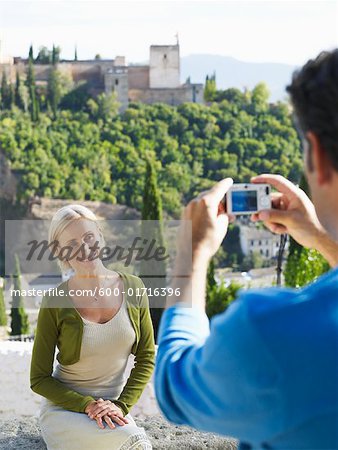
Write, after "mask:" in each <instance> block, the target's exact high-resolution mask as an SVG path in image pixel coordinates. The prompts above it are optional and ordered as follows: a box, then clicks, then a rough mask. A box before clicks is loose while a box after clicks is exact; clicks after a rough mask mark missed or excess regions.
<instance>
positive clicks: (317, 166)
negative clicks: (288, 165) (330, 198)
mask: <svg viewBox="0 0 338 450" xmlns="http://www.w3.org/2000/svg"><path fill="white" fill-rule="evenodd" d="M305 138H306V140H307V142H308V144H309V149H308V165H309V171H311V172H312V171H314V172H315V173H316V174H315V176H316V179H317V183H318V185H319V186H322V185H324V184H326V183H329V182H330V181H331V178H332V175H333V173H332V169H333V168H332V162H331V159H330V157H329V155H328V153H327V152H326V151H325V150H324V149H323V147H322V145H321V143H320V141H319V139H318V136H317V135H316V134H315V133H313V132H312V131H308V132H307V133H306V135H305Z"/></svg>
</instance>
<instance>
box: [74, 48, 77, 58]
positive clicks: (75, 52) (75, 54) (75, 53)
mask: <svg viewBox="0 0 338 450" xmlns="http://www.w3.org/2000/svg"><path fill="white" fill-rule="evenodd" d="M74 61H77V46H75V50H74Z"/></svg>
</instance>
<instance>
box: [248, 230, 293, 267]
mask: <svg viewBox="0 0 338 450" xmlns="http://www.w3.org/2000/svg"><path fill="white" fill-rule="evenodd" d="M240 244H241V248H242V252H243V253H244V255H245V256H247V255H250V254H252V253H254V252H257V253H259V254H260V255H261V256H262V257H263V258H264V259H271V258H274V257H276V256H277V254H278V251H279V244H280V235H279V234H273V233H271V232H270V231H269V230H267V229H259V228H256V227H252V226H244V225H242V226H241V227H240ZM287 246H288V243H287V244H286V248H287Z"/></svg>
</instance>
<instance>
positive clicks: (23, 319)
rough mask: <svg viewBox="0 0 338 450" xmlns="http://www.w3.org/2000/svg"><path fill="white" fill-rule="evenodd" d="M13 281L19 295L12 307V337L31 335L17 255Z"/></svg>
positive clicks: (14, 295) (13, 298)
mask: <svg viewBox="0 0 338 450" xmlns="http://www.w3.org/2000/svg"><path fill="white" fill-rule="evenodd" d="M12 280H13V290H14V291H17V292H19V294H15V292H14V293H13V295H12V306H11V319H12V320H11V335H12V336H16V335H20V334H28V333H29V321H28V315H27V313H26V312H25V310H24V306H23V301H22V296H21V272H20V264H19V258H18V255H17V254H15V272H14V277H12Z"/></svg>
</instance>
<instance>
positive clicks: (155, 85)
mask: <svg viewBox="0 0 338 450" xmlns="http://www.w3.org/2000/svg"><path fill="white" fill-rule="evenodd" d="M149 84H150V89H159V88H160V89H163V88H170V89H173V88H178V87H179V86H180V47H179V44H178V43H177V44H176V45H152V46H151V47H150V64H149Z"/></svg>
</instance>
